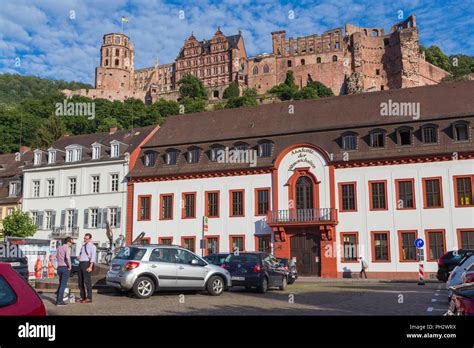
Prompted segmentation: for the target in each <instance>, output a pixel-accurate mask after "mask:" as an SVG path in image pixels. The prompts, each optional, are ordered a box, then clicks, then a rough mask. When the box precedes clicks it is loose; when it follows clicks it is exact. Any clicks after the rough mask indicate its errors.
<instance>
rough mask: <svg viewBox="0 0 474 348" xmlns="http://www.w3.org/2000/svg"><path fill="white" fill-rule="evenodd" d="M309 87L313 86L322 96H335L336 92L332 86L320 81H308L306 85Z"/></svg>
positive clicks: (319, 95)
mask: <svg viewBox="0 0 474 348" xmlns="http://www.w3.org/2000/svg"><path fill="white" fill-rule="evenodd" d="M306 86H307V87H309V88H312V89H314V90H315V91H316V94H317V95H318V97H320V98H324V97H333V96H334V93H333V92H332V90H331V88H329V87H327V86H326V85H325V84H323V83H322V82H319V81H311V82H308V84H307V85H306Z"/></svg>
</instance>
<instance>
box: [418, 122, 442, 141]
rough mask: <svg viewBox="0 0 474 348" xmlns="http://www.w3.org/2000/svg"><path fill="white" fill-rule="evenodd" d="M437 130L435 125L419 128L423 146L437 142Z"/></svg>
mask: <svg viewBox="0 0 474 348" xmlns="http://www.w3.org/2000/svg"><path fill="white" fill-rule="evenodd" d="M437 133H438V130H437V128H436V126H435V125H425V126H423V127H422V128H421V139H422V141H423V143H425V144H436V143H437V142H438V134H437Z"/></svg>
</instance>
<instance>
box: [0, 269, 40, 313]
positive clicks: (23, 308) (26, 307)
mask: <svg viewBox="0 0 474 348" xmlns="http://www.w3.org/2000/svg"><path fill="white" fill-rule="evenodd" d="M46 314H47V313H46V308H45V306H44V303H43V301H42V300H41V298H40V297H39V296H38V294H37V293H36V291H35V290H34V289H33V288H32V287H31V286H30V284H28V282H27V281H26V280H25V279H24V278H23V277H22V276H20V275H19V274H18V273H17V272H16V271H15V270H13V268H12V266H11V265H10V264H8V263H5V262H0V316H2V315H15V316H16V315H18V316H23V315H38V316H43V315H46Z"/></svg>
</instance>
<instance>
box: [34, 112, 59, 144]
mask: <svg viewBox="0 0 474 348" xmlns="http://www.w3.org/2000/svg"><path fill="white" fill-rule="evenodd" d="M64 133H66V128H65V127H64V123H63V121H62V120H61V116H56V115H55V114H51V116H49V118H48V119H47V120H46V121H45V122H43V124H42V125H41V126H40V128H39V130H38V137H37V141H36V142H35V144H36V146H37V147H49V146H51V144H52V143H53V142H55V141H56V140H58V139H59V138H61V137H62V136H63V135H64Z"/></svg>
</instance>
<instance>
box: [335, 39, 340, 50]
mask: <svg viewBox="0 0 474 348" xmlns="http://www.w3.org/2000/svg"><path fill="white" fill-rule="evenodd" d="M334 48H336V49H339V41H336V43H335V45H334Z"/></svg>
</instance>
